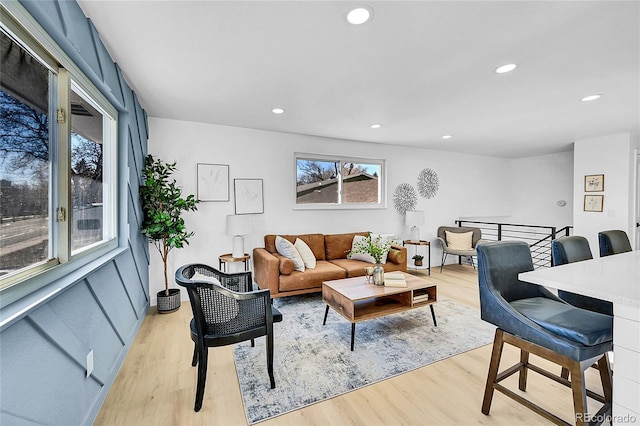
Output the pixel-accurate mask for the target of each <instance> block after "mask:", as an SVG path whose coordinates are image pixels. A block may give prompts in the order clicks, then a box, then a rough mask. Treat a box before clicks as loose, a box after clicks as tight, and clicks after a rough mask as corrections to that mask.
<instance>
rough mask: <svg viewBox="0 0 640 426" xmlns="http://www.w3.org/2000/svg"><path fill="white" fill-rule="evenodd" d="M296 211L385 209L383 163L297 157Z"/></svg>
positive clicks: (348, 159) (306, 155)
mask: <svg viewBox="0 0 640 426" xmlns="http://www.w3.org/2000/svg"><path fill="white" fill-rule="evenodd" d="M295 161H296V194H295V199H296V206H297V207H299V208H305V207H306V208H375V207H384V180H383V177H384V161H383V160H372V159H363V158H347V157H334V156H319V155H312V154H296V156H295Z"/></svg>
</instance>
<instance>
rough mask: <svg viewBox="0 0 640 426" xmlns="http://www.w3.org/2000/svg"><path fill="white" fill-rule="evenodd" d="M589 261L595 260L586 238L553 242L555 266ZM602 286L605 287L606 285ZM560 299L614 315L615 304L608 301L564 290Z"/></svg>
mask: <svg viewBox="0 0 640 426" xmlns="http://www.w3.org/2000/svg"><path fill="white" fill-rule="evenodd" d="M589 259H593V256H592V255H591V248H590V247H589V241H587V239H586V238H585V237H581V236H578V235H572V236H568V237H560V238H557V239H555V240H553V241H551V260H552V262H553V266H558V265H565V264H567V263H573V262H581V261H583V260H589ZM602 285H603V286H604V285H606V283H603V284H602ZM558 297H560V298H561V299H562V300H564V301H565V302H568V303H570V304H572V305H573V306H577V307H579V308H582V309H588V310H590V311H594V312H599V313H601V314H605V315H613V304H612V303H611V302H609V301H606V300H600V299H595V298H593V297H589V296H583V295H581V294H575V293H571V292H568V291H564V290H558Z"/></svg>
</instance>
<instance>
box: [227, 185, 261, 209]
mask: <svg viewBox="0 0 640 426" xmlns="http://www.w3.org/2000/svg"><path fill="white" fill-rule="evenodd" d="M233 186H234V190H235V199H236V214H261V213H264V200H263V198H262V197H263V194H262V179H234V180H233Z"/></svg>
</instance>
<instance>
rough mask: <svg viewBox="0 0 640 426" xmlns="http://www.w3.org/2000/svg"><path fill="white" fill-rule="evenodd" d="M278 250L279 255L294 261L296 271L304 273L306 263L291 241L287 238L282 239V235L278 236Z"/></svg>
mask: <svg viewBox="0 0 640 426" xmlns="http://www.w3.org/2000/svg"><path fill="white" fill-rule="evenodd" d="M276 250H278V253H280V254H281V255H283V256H284V257H286V258H287V259H291V260H292V261H293V265H294V269H295V270H296V271H300V272H304V261H303V260H302V257H300V253H298V250H296V248H295V246H294V245H293V244H292V243H291V241H289V240H287V239H286V238H282V237H281V236H280V235H278V236H276Z"/></svg>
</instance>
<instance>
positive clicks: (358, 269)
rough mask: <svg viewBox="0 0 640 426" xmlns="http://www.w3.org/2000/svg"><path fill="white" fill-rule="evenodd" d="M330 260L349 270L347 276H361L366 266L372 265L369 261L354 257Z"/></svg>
mask: <svg viewBox="0 0 640 426" xmlns="http://www.w3.org/2000/svg"><path fill="white" fill-rule="evenodd" d="M330 262H331V263H333V264H334V265H336V266H339V267H341V268H342V269H344V270H345V271H347V278H351V277H361V276H363V275H364V268H366V267H368V266H369V267H371V266H372V265H371V264H370V263H368V262H363V261H361V260H354V259H335V260H331V261H330Z"/></svg>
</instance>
